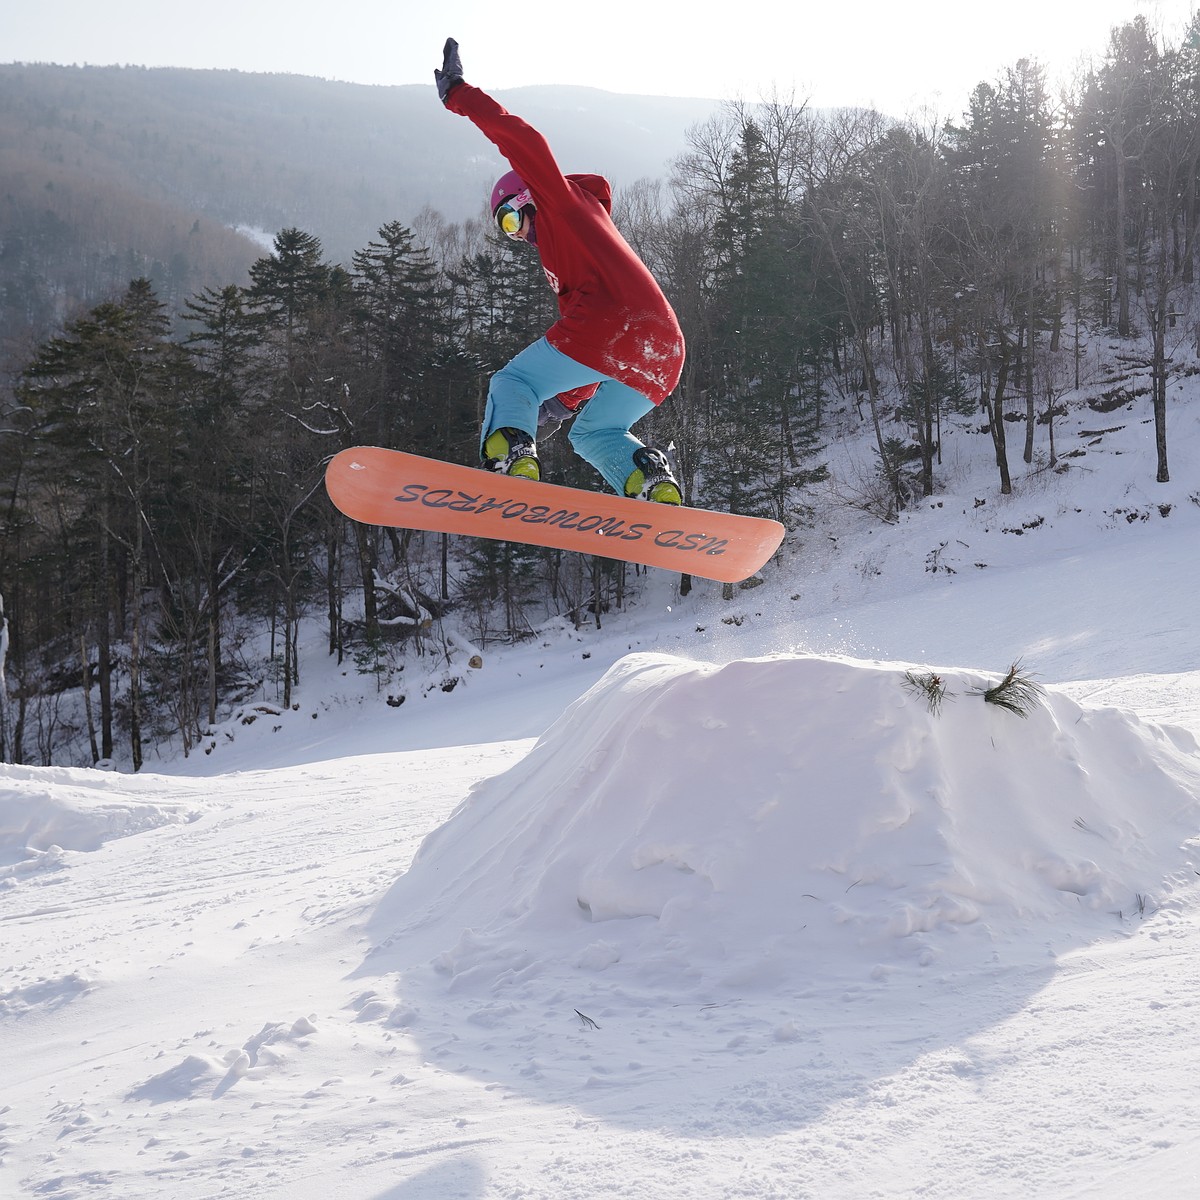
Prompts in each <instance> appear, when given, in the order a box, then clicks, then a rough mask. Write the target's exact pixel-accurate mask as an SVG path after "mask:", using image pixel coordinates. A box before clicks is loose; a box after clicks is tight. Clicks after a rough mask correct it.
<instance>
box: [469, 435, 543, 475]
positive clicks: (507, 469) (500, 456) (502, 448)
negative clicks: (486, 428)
mask: <svg viewBox="0 0 1200 1200" xmlns="http://www.w3.org/2000/svg"><path fill="white" fill-rule="evenodd" d="M483 465H484V466H485V467H487V468H488V470H490V471H497V472H499V473H500V474H501V475H519V476H520V477H521V478H522V479H533V480H535V481H536V480H538V479H541V477H542V471H541V467H540V466H538V456H537V443H536V442H535V441H534V440H533V438H532V437H530V435H529V434H527V433H522V432H521V430H519V429H512V428H510V427H507V426H506V427H505V428H504V429H494V430H493V431H492V432H491V433H489V434H488V435H487V438H486V439H485V440H484V443H483Z"/></svg>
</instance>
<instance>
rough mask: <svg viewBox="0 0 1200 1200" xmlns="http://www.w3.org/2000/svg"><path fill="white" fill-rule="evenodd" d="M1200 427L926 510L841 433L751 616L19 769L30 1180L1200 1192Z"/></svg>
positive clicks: (528, 652)
mask: <svg viewBox="0 0 1200 1200" xmlns="http://www.w3.org/2000/svg"><path fill="white" fill-rule="evenodd" d="M1198 399H1200V396H1198V395H1197V389H1196V378H1195V377H1189V378H1188V379H1186V380H1183V381H1182V383H1181V384H1180V385H1179V387H1173V391H1172V396H1171V408H1170V413H1169V420H1170V422H1171V430H1172V438H1173V441H1172V453H1173V463H1174V467H1173V476H1174V482H1172V483H1171V484H1168V485H1155V484H1153V482H1152V479H1153V467H1152V462H1151V458H1152V449H1153V448H1152V445H1150V444H1148V441H1147V436H1148V435H1147V426H1146V425H1145V422H1144V417H1145V413H1144V411H1143V409H1142V408H1140V407H1139V405H1140V403H1141V402H1140V401H1138V400H1136V399H1132V400H1131V401H1130V402H1129V405H1128V406H1127V408H1126V409H1124V410H1120V411H1112V412H1107V413H1105V414H1103V416H1102V420H1103V424H1104V428H1105V429H1107V430H1109V432H1105V433H1100V434H1097V414H1095V413H1094V412H1092V411H1091V410H1089V409H1088V408H1087V407H1086V406H1085V405H1083V404H1080V405H1079V406H1077V407H1076V408H1075V409H1073V410H1072V412H1071V413H1070V414H1068V416H1067V417H1066V418H1064V419H1063V421H1062V422H1061V423H1060V426H1059V428H1058V431H1057V436H1058V437H1059V439H1060V440H1059V450H1060V453H1062V452H1064V451H1066V450H1073V449H1082V450H1083V454H1082V455H1075V456H1072V457H1070V458H1066V459H1065V462H1066V464H1067V468H1068V469H1067V471H1066V472H1065V473H1058V472H1056V471H1054V470H1051V469H1048V464H1047V463H1046V462H1045V461H1044V459H1042V460H1039V461H1035V463H1033V464H1031V466H1030V467H1028V468H1025V467H1022V468H1021V469H1020V470H1019V471H1018V479H1017V486H1016V489H1015V494H1014V495H1013V496H1010V497H1000V496H998V495H997V493H996V488H995V483H994V480H993V479H992V474H993V472H994V468H992V467H989V465H988V464H987V463H986V462H983V463H982V464H981V463H980V461H979V458H978V455H977V454H976V453H974V452H973V451H974V450H975V449H977V443H975V444H974V447H971V442H970V439H972V438H978V437H979V434H978V433H977V432H970V431H968V430H965V429H964V430H948V431H947V434H946V438H945V443H944V447H943V453H944V458H945V464H944V467H943V471H942V476H941V477H942V481H943V487H942V490H941V491H940V492H939V493H938V495H937V496H935V497H933V498H931V499H930V500H928V501H926V502H924V503H923V504H921V505H920V506H918V507H917V508H915V509H913V510H912V511H910V512H908V513H905V514H903V515H901V517H900V518H899V520H898V521H897V522H896V523H895V524H890V525H883V524H880V523H879V522H878V521H877V520H874V519H872V518H870V517H868V516H867V515H866V514H864V513H862V512H861V511H860V510H859V509H858V508H857V507H855V506H854V505H852V504H849V503H847V492H848V490H849V489H850V488H851V484H852V483H853V482H854V470H855V468H854V466H853V464H854V462H855V461H858V460H856V459H855V455H854V452H853V449H852V448H850V447H848V448H847V449H846V452H845V455H844V456H842V457H840V458H839V454H838V451H837V450H836V448H835V451H834V452H833V456H834V459H835V467H836V470H835V485H834V487H832V488H831V489H830V491H829V493H828V495H827V497H826V498H825V500H824V501H823V503H824V504H826V505H827V506H828V507H827V510H826V512H825V513H824V514H823V516H824V517H825V518H827V520H824V521H823V523H822V524H821V526H820V527H819V532H818V531H816V530H812V531H806V530H800V531H798V533H797V534H796V535H795V536H794V537H793V538H792V540H791V542H790V545H789V546H788V548H787V549H786V550H785V552H784V553H782V554H781V555H780V556H779V558H778V560H777V561H776V562H775V563H774V564H773V565H772V567H771V568H770V569H769V570H768V571H767V572H766V573H765V581H764V583H763V584H762V586H761V587H758V588H756V589H753V590H739V591H737V592H736V593H735V595H734V597H733V599H732V600H725V599H723V598H722V596H721V592H720V588H719V585H714V586H713V587H712V588H708V587H705V586H699V587H697V589H696V590H695V591H694V592H693V593H692V594H691V595H690V596H688V597H682V596H680V595H679V593H678V589H677V587H676V583H675V581H674V580H673V579H671V578H669V577H664V576H662V575H659V574H652V575H650V576H648V577H647V578H646V581H645V587H644V591H643V595H642V598H641V602H640V604H639V605H638V606H637V607H636V608H635V609H632V610H630V611H629V612H628V613H625V614H612V615H610V616H609V618H608V620H607V621H606V623H605V628H604V630H603V631H597V630H595V629H583V630H575V629H573V628H571V627H570V626H569V625H567V624H566V623H564V622H557V621H551V622H548V623H547V624H546V625H545V626H544V628H542V629H541V630H540V631H539V637H538V638H537V639H536V640H535V641H533V642H531V643H530V644H528V645H525V646H522V647H515V648H511V649H507V650H495V649H492V648H489V650H488V652H487V656H486V658H487V661H486V665H485V667H484V669H483V670H482V671H478V672H471V671H469V670H468V669H466V668H465V667H463V666H462V664H459V663H457V662H456V661H451V662H449V663H447V662H445V661H437V662H436V663H434V662H431V663H429V664H428V670H427V671H426V672H425V674H424V675H419V674H416V673H414V672H410V673H409V674H410V678H409V680H408V681H407V682H406V683H405V686H406V687H407V688H408V689H409V690H410V692H411V695H410V697H409V700H408V701H407V702H406V703H405V704H404V705H403V707H401V708H398V709H397V708H392V707H389V706H388V705H387V704H386V703H384V697H383V696H381V695H380V694H379V693H378V692H377V691H376V685H375V682H374V681H373V680H368V679H364V678H363V677H359V676H356V675H355V674H354V672H353V670H352V669H348V668H345V667H337V666H335V665H334V664H332V663H331V662H329V661H328V660H326V659H325V658H324V657H323V654H322V653H321V650H320V643H321V638H320V637H319V635H315V636H314V638H313V646H314V650H313V652H312V654H311V655H309V656H308V658H307V659H306V664H305V676H304V685H303V689H302V693H301V702H300V704H299V705H298V707H297V709H296V710H295V711H293V712H283V713H278V712H276V713H273V714H272V716H271V718H270V719H269V720H265V719H260V720H256V721H254V723H252V724H242V723H241V722H240V721H237V720H233V721H230V722H229V724H228V725H227V726H226V727H224V728H222V729H220V730H217V731H215V733H214V737H213V739H212V744H211V746H210V753H207V754H198V755H196V756H194V757H193V758H192V759H188V760H180V761H176V762H171V763H164V764H163V766H164V769H165V770H166V771H170V772H171V773H170V774H167V773H160V774H154V773H146V774H143V775H141V776H138V777H130V776H124V775H118V774H101V773H97V772H91V771H67V770H63V769H58V768H52V769H37V768H28V767H19V768H18V767H10V766H0V941H2V944H3V947H4V958H3V963H2V966H3V974H2V975H0V1059H2V1060H3V1062H4V1063H5V1073H4V1082H3V1084H2V1085H0V1127H2V1128H0V1194H3V1195H5V1196H7V1195H10V1194H11V1195H13V1196H20V1197H25V1196H28V1197H34V1196H57V1197H84V1196H87V1197H102V1198H106V1200H117V1198H120V1200H131V1198H132V1200H137V1198H141V1197H145V1198H151V1197H155V1198H156V1197H159V1196H162V1195H167V1194H169V1195H172V1196H174V1197H196V1198H200V1197H213V1196H221V1195H228V1196H238V1197H242V1196H254V1197H284V1196H286V1197H288V1198H289V1200H308V1198H310V1197H312V1198H314V1200H315V1198H317V1197H320V1198H321V1200H324V1198H326V1197H328V1196H331V1195H335V1196H339V1197H341V1196H347V1197H362V1198H363V1200H367V1198H371V1200H382V1198H384V1197H401V1196H403V1197H405V1198H406V1200H426V1198H429V1200H433V1198H437V1200H442V1198H444V1197H462V1198H464V1200H467V1198H469V1200H501V1198H509V1197H518V1196H519V1197H522V1198H524V1200H552V1198H553V1200H563V1198H564V1197H570V1198H578V1200H591V1198H593V1197H608V1196H615V1195H639V1196H654V1197H656V1200H657V1198H666V1200H674V1198H678V1200H684V1198H688V1200H694V1198H696V1197H714V1198H715V1197H722V1198H725V1197H748V1198H749V1197H753V1198H756V1200H762V1198H765V1197H774V1198H778V1200H795V1198H796V1197H815V1198H820V1200H841V1198H842V1197H846V1198H849V1197H854V1198H855V1200H858V1198H859V1197H862V1196H876V1197H889V1198H895V1200H900V1198H902V1197H910V1196H914V1195H921V1196H926V1197H937V1198H942V1200H961V1198H962V1197H972V1198H974V1197H981V1198H982V1197H986V1198H988V1200H991V1198H994V1197H995V1198H999V1197H1022V1198H1027V1197H1030V1196H1037V1197H1056V1198H1057V1197H1070V1196H1076V1197H1083V1196H1086V1197H1097V1198H1102V1200H1117V1198H1118V1197H1120V1198H1121V1200H1127V1198H1129V1197H1139V1196H1155V1197H1158V1196H1187V1195H1192V1194H1194V1193H1196V1192H1197V1191H1198V1190H1200V1085H1197V1083H1196V1080H1197V1078H1200V1050H1198V1049H1197V1047H1198V1046H1200V1001H1198V1000H1197V998H1196V997H1197V994H1198V993H1197V985H1198V984H1200V973H1198V968H1197V966H1196V964H1197V963H1198V962H1200V873H1198V872H1200V857H1198V856H1200V844H1198V842H1197V838H1198V837H1200V812H1198V804H1200V750H1198V749H1197V740H1196V739H1197V738H1198V737H1200V628H1198V626H1197V622H1196V620H1195V596H1196V594H1197V585H1198V583H1200V567H1198V566H1197V562H1198V558H1197V554H1196V548H1197V546H1200V485H1198V482H1197V479H1198V477H1197V474H1196V465H1197V464H1198V463H1200V407H1198V406H1197V400H1198ZM1042 453H1043V452H1042V450H1041V449H1040V448H1039V455H1042ZM978 501H983V503H977V502H978ZM1018 531H1019V532H1018ZM1017 659H1023V660H1024V662H1025V665H1026V667H1027V668H1028V669H1029V670H1030V671H1032V672H1036V674H1037V678H1038V680H1039V681H1040V683H1041V684H1042V685H1044V687H1045V697H1044V702H1043V703H1042V704H1041V705H1040V706H1038V707H1036V708H1035V709H1033V710H1032V711H1031V712H1030V713H1029V714H1028V716H1027V717H1026V718H1025V719H1022V718H1021V717H1019V716H1017V715H1014V714H1013V713H1011V712H1007V711H1004V710H1001V709H998V708H996V707H994V706H992V705H989V704H986V703H984V701H983V700H982V699H981V698H980V697H979V696H978V695H977V694H975V692H976V690H977V688H978V686H980V685H981V684H982V683H984V682H985V681H986V682H989V683H990V682H991V681H993V680H994V679H995V678H996V677H997V676H998V675H999V674H1001V673H1002V672H1003V671H1004V670H1005V668H1007V667H1008V665H1009V664H1010V663H1012V662H1014V661H1015V660H1017ZM929 671H937V672H938V674H939V675H940V676H941V677H942V678H943V679H944V680H945V682H946V684H947V686H948V688H949V691H950V692H952V693H953V696H948V697H947V698H946V700H945V701H944V703H943V705H942V707H941V709H940V711H939V712H937V713H934V712H931V711H930V709H929V706H928V705H927V703H926V702H925V700H924V698H923V697H922V696H921V695H920V694H919V693H918V692H915V691H914V690H913V688H912V687H911V686H909V685H908V684H907V683H906V680H905V674H906V672H909V673H912V674H922V673H925V672H929ZM443 672H452V673H454V675H455V679H456V681H457V682H456V686H455V687H454V688H453V690H449V691H447V690H443V688H442V687H440V686H438V679H439V677H440V674H441V673H443ZM397 686H398V685H397ZM1114 705H1115V706H1116V707H1113V706H1114ZM56 847H57V848H56ZM418 848H419V849H418ZM410 864H411V866H410Z"/></svg>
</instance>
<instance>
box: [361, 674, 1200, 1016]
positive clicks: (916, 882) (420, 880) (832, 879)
mask: <svg viewBox="0 0 1200 1200" xmlns="http://www.w3.org/2000/svg"><path fill="white" fill-rule="evenodd" d="M928 674H929V669H928V668H925V667H919V668H918V667H913V666H909V665H906V664H898V663H879V662H862V661H854V660H849V659H844V658H834V657H817V656H795V655H788V656H778V657H771V658H764V659H756V660H743V661H736V662H732V663H729V664H728V665H724V666H717V665H713V664H708V663H697V662H692V661H685V660H681V659H678V658H673V657H667V656H659V655H648V654H638V655H632V656H630V657H628V658H625V659H623V660H622V661H621V662H619V663H618V664H617V665H616V666H614V667H613V668H612V670H611V671H610V672H609V673H608V674H607V675H606V676H605V677H604V678H603V679H602V680H601V681H600V682H599V683H598V684H597V685H596V686H595V687H593V688H592V689H591V690H590V691H589V692H587V693H586V694H585V695H583V696H582V697H581V698H580V699H579V700H577V701H576V702H575V703H574V704H573V705H572V706H571V707H570V708H569V709H568V710H567V711H566V712H565V713H564V715H563V716H562V717H561V718H560V719H559V720H558V721H557V722H556V723H555V724H554V725H553V726H552V727H551V728H550V729H549V730H548V731H547V732H546V733H545V734H544V736H543V737H542V738H541V739H540V740H539V741H538V742H537V744H536V745H535V746H534V747H533V749H532V750H531V751H530V753H529V754H528V755H527V756H526V757H525V758H524V759H523V760H522V761H521V762H520V763H519V764H517V765H516V766H515V767H513V768H511V769H510V770H508V771H507V772H505V773H504V774H502V775H500V776H498V777H495V778H493V779H490V780H487V781H485V782H484V783H482V784H480V785H479V786H478V787H476V788H475V789H474V791H473V792H472V793H471V795H470V796H469V797H468V798H467V799H466V800H465V802H464V803H463V804H462V805H461V806H460V807H459V808H458V809H457V810H456V812H455V813H454V814H453V815H452V816H451V818H450V819H449V820H448V821H447V822H446V823H445V824H444V825H443V826H442V827H440V828H439V829H437V830H436V831H434V832H433V833H432V834H431V835H430V836H429V837H428V838H427V839H426V840H425V842H424V843H423V845H422V846H421V848H420V850H419V852H418V853H417V855H416V857H415V859H414V861H413V863H412V866H411V868H410V870H409V871H408V872H407V873H406V874H405V875H404V876H402V877H401V878H400V879H399V880H398V881H397V883H396V884H395V886H394V887H393V888H392V889H391V891H390V892H389V893H388V895H387V896H386V897H385V899H384V900H383V902H382V903H381V905H380V907H379V909H378V910H377V912H376V914H375V916H374V919H373V924H372V928H371V931H370V932H371V934H372V941H373V945H374V947H375V948H374V950H373V952H372V954H371V955H370V957H369V958H368V960H367V963H365V964H364V967H365V968H366V969H367V970H368V971H386V970H394V969H397V970H401V971H404V970H405V969H406V968H414V969H416V970H417V971H418V972H420V971H422V970H427V969H428V968H429V967H430V966H432V968H433V970H434V973H435V974H436V975H437V977H438V978H440V979H441V980H442V981H443V985H445V986H449V987H451V988H479V989H483V990H484V991H487V992H491V993H495V992H496V990H497V989H502V988H504V987H505V986H507V985H511V984H514V983H528V982H529V981H531V980H533V979H535V978H537V977H538V976H539V975H542V974H545V973H549V974H550V975H552V976H554V977H555V978H556V979H562V978H569V977H571V976H572V975H574V976H579V975H583V976H591V977H593V978H594V979H598V978H599V977H603V978H604V979H605V980H607V982H608V985H610V986H616V987H620V988H622V989H629V990H631V991H634V992H636V991H641V990H643V989H650V990H652V991H654V992H655V993H656V994H657V995H658V996H659V998H662V997H663V996H671V995H677V996H681V997H682V996H686V997H689V998H708V999H710V1000H712V1001H713V1002H719V1000H720V998H721V997H722V996H729V995H738V996H742V997H744V996H746V995H747V994H748V993H752V992H755V991H758V992H770V993H776V994H779V993H782V994H787V993H795V992H796V991H797V990H798V989H800V990H802V989H803V988H805V987H806V986H809V985H810V984H811V982H812V981H813V980H814V979H820V978H828V979H842V980H845V979H847V978H854V977H858V978H862V977H863V976H864V975H873V976H874V977H876V978H878V977H879V972H888V971H890V970H893V969H900V968H904V967H906V966H911V967H913V968H914V969H916V968H920V967H926V966H929V965H930V964H932V963H935V962H938V961H939V960H946V962H947V965H949V963H950V962H958V961H961V960H963V958H964V956H971V957H975V956H978V955H980V954H983V955H984V956H986V957H987V958H988V959H989V960H990V959H994V957H995V955H996V954H997V953H998V952H1001V951H1002V948H1003V947H1004V946H1005V945H1013V944H1015V943H1017V942H1022V941H1024V942H1029V940H1030V939H1032V940H1033V942H1034V944H1037V945H1048V944H1051V943H1053V944H1055V945H1058V946H1062V945H1064V944H1066V945H1070V944H1073V943H1074V944H1079V943H1080V942H1081V941H1082V942H1086V941H1090V940H1095V939H1098V938H1103V937H1107V936H1121V935H1123V934H1126V933H1128V932H1129V931H1130V930H1132V929H1133V928H1135V927H1136V925H1137V923H1138V922H1139V920H1141V919H1143V918H1144V917H1145V916H1146V915H1147V914H1149V913H1153V912H1156V911H1158V910H1159V909H1161V908H1162V907H1163V906H1169V905H1170V904H1172V903H1173V902H1174V898H1175V897H1176V896H1177V895H1178V894H1180V893H1181V892H1182V890H1183V889H1184V888H1186V887H1188V886H1191V885H1193V884H1194V883H1195V881H1196V876H1197V866H1196V864H1197V861H1198V860H1197V854H1198V852H1200V844H1198V843H1197V842H1196V841H1195V840H1194V839H1195V838H1196V835H1197V833H1198V832H1200V804H1198V800H1197V798H1198V797H1200V751H1198V748H1197V745H1196V742H1195V739H1194V738H1193V737H1192V736H1191V735H1190V734H1188V733H1187V732H1185V731H1182V730H1178V729H1173V728H1168V727H1160V726H1155V725H1150V724H1147V723H1145V722H1142V721H1140V720H1138V719H1137V718H1136V717H1135V716H1133V715H1131V714H1129V713H1125V712H1122V711H1119V710H1116V709H1111V708H1084V707H1081V706H1080V705H1079V704H1077V703H1075V702H1074V701H1072V700H1071V699H1069V698H1068V697H1066V696H1065V695H1063V694H1061V693H1058V692H1056V691H1055V690H1054V689H1052V688H1051V689H1047V690H1046V691H1045V692H1044V694H1043V695H1042V696H1041V698H1040V700H1039V702H1038V703H1036V704H1035V705H1034V706H1033V707H1032V708H1031V709H1030V711H1028V713H1027V714H1026V715H1025V716H1020V715H1017V714H1015V713H1013V712H1011V711H1008V710H1006V709H1004V708H1001V707H998V706H997V705H995V704H992V703H988V702H986V701H985V700H984V698H983V696H982V695H981V693H982V691H983V690H984V689H986V688H987V687H990V686H991V685H992V684H994V683H995V682H996V678H995V677H993V676H985V675H983V674H979V673H976V672H972V671H964V670H946V671H939V672H938V676H939V677H940V679H941V682H942V684H943V686H944V688H945V698H944V700H943V702H942V704H941V705H940V707H937V708H936V711H935V710H934V708H933V707H931V705H930V704H929V702H928V699H927V697H926V696H925V695H924V694H923V693H922V692H921V691H920V689H918V688H914V686H913V679H914V677H919V676H925V675H928ZM947 956H950V957H949V959H948V958H947ZM402 990H403V989H402Z"/></svg>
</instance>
